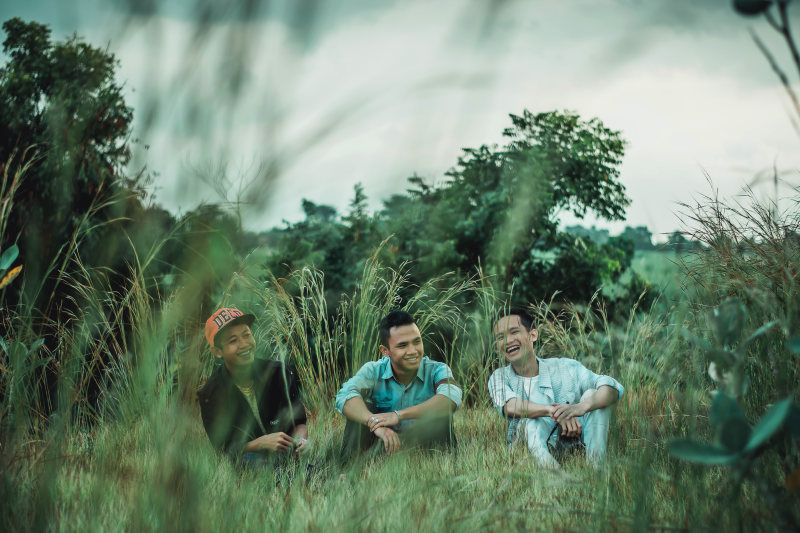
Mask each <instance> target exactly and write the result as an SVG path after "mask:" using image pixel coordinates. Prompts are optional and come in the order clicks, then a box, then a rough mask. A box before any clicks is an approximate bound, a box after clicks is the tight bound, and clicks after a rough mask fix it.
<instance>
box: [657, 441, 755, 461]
mask: <svg viewBox="0 0 800 533" xmlns="http://www.w3.org/2000/svg"><path fill="white" fill-rule="evenodd" d="M667 447H668V448H669V451H670V453H671V454H672V455H674V456H675V457H677V458H678V459H683V460H684V461H690V462H692V463H702V464H706V465H732V464H734V463H735V462H736V461H737V460H738V459H739V458H740V457H741V455H740V454H738V453H730V452H728V451H726V450H722V449H720V448H717V447H716V446H711V445H708V444H703V443H700V442H694V441H691V440H688V439H676V440H673V441H670V442H669V443H668V444H667Z"/></svg>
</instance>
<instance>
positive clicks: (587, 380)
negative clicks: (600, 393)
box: [573, 361, 625, 398]
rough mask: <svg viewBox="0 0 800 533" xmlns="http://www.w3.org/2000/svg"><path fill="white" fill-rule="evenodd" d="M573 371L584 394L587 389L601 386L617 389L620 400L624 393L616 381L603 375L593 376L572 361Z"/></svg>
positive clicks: (589, 371) (583, 367) (578, 363)
mask: <svg viewBox="0 0 800 533" xmlns="http://www.w3.org/2000/svg"><path fill="white" fill-rule="evenodd" d="M573 371H574V372H575V377H576V378H577V380H578V383H579V385H580V388H581V392H585V391H587V390H589V389H599V388H600V387H601V386H602V385H608V386H609V387H613V388H615V389H617V393H619V397H620V398H622V394H623V393H624V392H625V388H624V387H623V386H622V385H621V384H620V383H619V381H617V380H616V379H614V378H612V377H611V376H605V375H603V374H595V373H594V372H592V371H591V370H589V369H588V368H586V367H585V366H583V365H582V364H581V363H580V362H578V361H574V368H573Z"/></svg>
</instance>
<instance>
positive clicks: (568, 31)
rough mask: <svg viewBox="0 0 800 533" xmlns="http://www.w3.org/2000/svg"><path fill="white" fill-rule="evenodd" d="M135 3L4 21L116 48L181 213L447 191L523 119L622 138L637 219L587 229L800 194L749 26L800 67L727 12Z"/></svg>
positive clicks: (30, 2) (568, 5)
mask: <svg viewBox="0 0 800 533" xmlns="http://www.w3.org/2000/svg"><path fill="white" fill-rule="evenodd" d="M130 3H131V4H134V5H135V6H137V7H135V9H133V10H131V8H130V6H129V3H128V2H122V1H117V2H113V1H112V2H108V1H106V2H103V1H100V0H92V1H89V0H85V1H71V2H63V1H56V0H50V1H44V0H42V1H35V0H24V1H15V0H7V1H5V2H3V3H2V6H0V15H2V17H0V18H2V20H6V19H8V18H11V17H12V16H19V17H22V18H23V19H26V20H36V21H38V22H42V23H46V24H49V25H50V26H51V28H52V29H53V34H54V38H56V39H61V38H63V37H65V36H67V35H70V34H72V33H73V32H77V33H78V34H79V35H81V36H83V37H84V38H85V39H86V40H87V41H89V42H90V43H92V44H94V45H97V46H103V47H106V46H107V47H108V48H109V50H111V51H113V52H114V53H115V54H116V55H117V57H118V58H119V60H120V72H119V79H120V81H122V82H124V84H125V90H126V98H127V101H128V103H129V104H130V105H131V106H132V107H133V108H134V113H135V124H134V136H135V137H137V138H138V139H139V140H140V143H139V144H138V145H137V147H138V148H137V157H136V159H135V165H138V166H141V165H145V164H146V165H147V167H148V168H149V169H150V170H152V171H154V172H157V173H158V174H157V176H156V177H155V179H154V182H153V187H154V192H155V199H156V201H157V202H158V203H160V204H161V205H163V206H165V207H167V208H168V209H170V210H171V211H173V212H176V213H180V212H186V211H188V210H190V209H192V208H193V207H195V206H196V205H197V204H198V203H199V202H201V201H219V200H220V196H219V194H220V192H219V191H220V190H222V192H223V194H226V195H227V199H228V200H236V199H237V198H238V199H240V200H242V201H245V202H246V205H245V206H244V207H243V213H244V217H245V218H244V220H245V224H246V226H248V227H250V228H251V229H264V228H267V227H270V226H273V225H279V224H280V223H281V220H282V219H288V220H291V221H296V220H298V219H300V218H301V210H300V202H301V199H302V198H308V199H310V200H312V201H314V202H318V203H327V204H331V205H333V206H335V207H337V208H338V209H339V210H340V212H341V211H344V210H346V208H347V203H348V201H349V199H350V198H351V197H352V194H353V185H354V184H355V183H357V182H361V183H363V185H364V187H365V190H366V193H367V195H368V196H369V197H370V201H371V205H372V206H373V207H375V208H377V207H379V206H380V205H381V204H380V201H381V200H382V199H384V198H386V197H388V196H389V195H390V194H392V193H394V192H400V191H403V190H404V189H405V188H406V181H405V180H406V178H407V177H409V176H411V175H412V174H414V173H416V174H419V175H421V176H423V177H424V178H425V179H427V180H428V181H430V182H440V181H441V180H443V179H444V172H445V171H446V170H447V169H448V168H450V167H452V166H453V165H454V164H455V163H456V161H457V158H458V156H459V155H460V153H461V148H464V147H476V146H479V145H481V144H485V143H486V144H488V143H497V142H502V138H501V135H500V134H501V132H502V130H503V128H505V127H506V126H508V125H509V119H508V114H509V113H515V114H516V113H520V112H521V111H522V110H523V109H529V110H530V111H533V112H540V111H549V110H554V109H558V110H570V111H575V112H577V113H579V114H580V115H581V116H583V117H584V118H587V119H588V118H591V117H598V118H599V119H601V120H602V121H603V122H604V123H605V124H606V126H608V127H610V128H613V129H618V130H621V131H622V132H623V136H624V137H625V138H626V139H627V140H628V142H629V145H628V149H627V153H626V156H625V160H624V163H623V165H622V169H621V170H622V177H621V179H622V182H623V183H624V185H625V186H626V188H627V191H628V194H629V196H630V197H631V199H632V204H631V206H630V208H629V209H628V220H627V222H626V223H622V224H608V223H604V222H602V221H595V220H593V219H592V218H589V219H588V220H587V221H586V222H585V223H586V224H592V223H597V224H598V225H600V226H602V227H608V228H610V229H611V230H612V232H617V231H619V230H621V229H622V227H624V225H625V224H630V225H639V224H644V225H647V226H649V227H650V228H651V230H652V231H654V232H655V233H657V234H658V233H665V232H670V231H672V230H673V229H675V228H677V227H678V226H679V222H678V220H677V218H676V215H675V212H676V210H677V203H678V202H691V201H692V198H696V197H699V195H701V194H709V193H710V192H711V188H710V186H709V184H708V182H707V180H706V174H707V175H709V176H710V178H711V179H712V180H713V185H714V187H715V188H716V189H718V190H719V192H720V194H721V195H723V196H726V197H733V196H735V195H737V194H739V193H741V191H742V188H743V187H744V186H745V185H746V184H747V183H751V182H752V181H753V180H754V179H756V178H758V177H759V176H764V175H766V174H767V173H769V172H771V169H772V168H773V165H775V164H777V167H778V168H779V169H781V170H784V171H786V174H785V176H784V178H785V179H786V180H788V181H789V182H791V183H794V184H795V185H797V184H799V183H800V180H798V178H797V176H796V174H795V173H794V169H796V168H799V167H800V151H798V142H800V138H798V134H797V133H796V132H795V131H794V130H793V128H792V125H791V122H790V120H789V113H788V109H789V103H788V99H787V98H786V97H785V94H784V91H783V89H782V87H781V86H780V84H779V83H778V82H777V79H776V77H775V75H774V74H773V72H772V71H771V70H770V68H769V65H768V64H767V62H766V61H765V60H764V58H763V57H762V56H761V55H760V53H759V51H758V49H757V48H756V47H755V45H754V44H753V41H752V39H751V37H750V34H749V31H750V30H751V29H753V30H755V31H757V32H758V33H759V35H761V36H762V37H763V38H764V39H765V41H766V42H768V43H769V44H770V45H771V47H772V49H773V50H774V51H775V53H776V56H777V57H778V59H779V60H781V61H782V62H783V64H784V65H785V66H786V67H787V70H789V72H790V74H792V75H794V74H795V73H794V72H793V71H792V69H790V68H789V67H790V66H791V65H790V63H789V62H788V59H787V55H786V53H785V52H784V49H783V47H782V46H781V43H780V41H778V40H777V39H776V38H775V37H773V35H772V33H773V32H772V31H771V30H770V28H769V27H768V26H767V25H766V23H764V22H763V21H762V20H760V19H745V18H742V17H740V16H737V15H736V14H735V13H733V10H732V9H731V8H730V2H729V1H713V0H707V1H705V2H697V1H688V0H686V1H678V0H648V1H644V0H643V1H634V0H595V1H588V0H585V1H577V0H575V1H569V2H552V1H541V2H537V1H519V2H512V1H506V2H499V1H495V2H467V1H439V2H426V1H411V0H404V1H402V2H401V1H397V2H394V1H386V2H382V1H380V0H364V1H361V2H357V1H342V0H338V1H331V2H317V1H313V0H303V1H300V0H295V1H290V0H285V1H283V2H274V1H273V2H269V3H265V6H264V7H259V8H258V9H256V10H255V11H254V12H251V13H242V12H241V11H237V10H234V9H231V8H229V7H226V6H225V3H224V2H211V3H210V4H209V5H210V6H212V7H210V8H209V9H203V8H202V7H198V5H197V4H198V2H197V1H196V0H191V1H189V0H184V1H175V2H162V3H159V2H157V1H156V2H130ZM203 3H204V2H200V4H203ZM239 4H240V2H231V5H234V6H238V5H239ZM148 5H149V6H150V7H149V8H148V7H145V8H142V7H139V6H148ZM152 6H155V8H153V7H152ZM796 8H797V6H794V5H793V6H792V7H791V10H792V16H793V17H794V19H795V20H796V19H798V13H797V9H796ZM795 26H796V27H800V20H797V22H796V23H795ZM795 78H796V76H795V77H793V79H795ZM145 146H148V147H149V148H148V149H147V150H145V149H144V148H145ZM221 176H227V182H225V181H223V178H221ZM201 178H202V179H201ZM242 181H244V182H245V183H250V186H249V187H247V188H245V189H243V190H242V187H241V186H240V183H241V182H242ZM208 183H216V184H217V185H216V186H209V185H208ZM220 184H222V186H220ZM215 189H216V190H217V192H215ZM758 190H759V191H761V192H762V193H763V194H767V193H769V195H770V197H771V195H772V188H771V186H766V184H764V185H760V186H758ZM789 192H790V190H789V189H788V188H784V189H782V194H783V195H788V194H789ZM785 205H788V203H786V204H785ZM564 222H565V223H572V222H574V220H573V219H565V220H564Z"/></svg>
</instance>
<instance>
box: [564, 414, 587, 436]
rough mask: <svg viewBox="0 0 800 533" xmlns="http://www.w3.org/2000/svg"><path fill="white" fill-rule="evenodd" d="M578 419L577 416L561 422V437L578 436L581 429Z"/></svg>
mask: <svg viewBox="0 0 800 533" xmlns="http://www.w3.org/2000/svg"><path fill="white" fill-rule="evenodd" d="M582 429H583V426H581V423H580V421H579V420H578V419H577V418H569V419H567V420H564V421H563V422H562V423H561V436H562V437H580V435H581V430H582Z"/></svg>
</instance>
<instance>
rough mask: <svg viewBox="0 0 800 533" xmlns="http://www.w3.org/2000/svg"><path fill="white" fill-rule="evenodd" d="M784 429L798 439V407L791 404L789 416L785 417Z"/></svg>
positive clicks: (799, 408) (799, 423) (799, 435)
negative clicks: (787, 429) (786, 428)
mask: <svg viewBox="0 0 800 533" xmlns="http://www.w3.org/2000/svg"><path fill="white" fill-rule="evenodd" d="M786 427H788V428H789V431H791V432H792V435H794V436H795V438H797V439H800V405H797V404H794V403H793V404H792V407H791V409H789V416H787V417H786Z"/></svg>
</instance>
